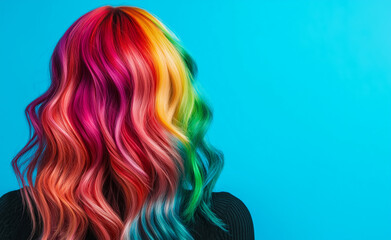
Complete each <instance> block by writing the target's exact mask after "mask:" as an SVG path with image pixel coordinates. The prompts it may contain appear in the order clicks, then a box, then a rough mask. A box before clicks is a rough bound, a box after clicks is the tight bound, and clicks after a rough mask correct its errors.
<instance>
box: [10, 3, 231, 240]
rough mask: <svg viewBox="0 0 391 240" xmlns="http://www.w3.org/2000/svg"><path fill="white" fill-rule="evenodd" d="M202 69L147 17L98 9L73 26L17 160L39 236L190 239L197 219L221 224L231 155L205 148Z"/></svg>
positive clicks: (207, 116)
mask: <svg viewBox="0 0 391 240" xmlns="http://www.w3.org/2000/svg"><path fill="white" fill-rule="evenodd" d="M196 71H197V68H196V65H195V62H194V61H193V60H192V58H191V57H190V55H189V54H188V53H187V52H186V51H185V49H184V48H183V47H182V46H181V44H180V41H179V40H178V38H177V37H175V35H174V34H173V33H172V32H171V31H169V30H168V29H167V27H165V26H164V25H163V24H162V23H161V21H159V20H158V18H157V17H154V16H153V15H152V14H150V13H148V12H147V11H145V10H143V9H140V8H136V7H127V6H121V7H111V6H104V7H99V8H97V9H94V10H92V11H90V12H88V13H86V14H85V15H83V16H82V17H80V18H79V19H78V20H77V21H76V22H74V23H73V24H72V26H71V27H70V28H69V29H68V30H67V31H66V32H65V34H64V35H63V36H62V37H61V39H60V40H59V42H58V44H57V45H56V47H55V49H54V52H53V54H52V57H51V60H50V73H51V81H52V82H51V85H50V87H49V89H48V90H47V91H46V92H45V93H44V94H42V95H41V96H40V97H38V98H37V99H35V100H34V101H33V102H31V103H30V104H29V105H28V106H27V108H26V116H27V119H28V122H29V124H30V140H29V142H28V143H27V144H26V146H25V147H24V148H23V149H22V150H21V151H20V152H19V153H18V154H17V155H16V156H15V158H14V159H13V161H12V163H13V167H14V171H15V172H16V175H17V177H18V179H19V181H20V184H21V186H23V188H22V190H23V191H22V193H23V195H22V196H23V199H24V201H25V202H26V204H27V206H28V207H29V210H30V214H31V215H32V217H33V227H34V228H35V227H37V226H38V225H39V226H42V227H43V228H42V239H65V238H66V239H83V237H84V236H85V234H86V231H87V229H88V228H89V227H90V228H91V229H92V230H93V232H94V233H95V235H96V237H97V238H98V239H192V237H191V235H190V234H189V231H188V229H187V228H186V223H188V222H191V221H192V220H193V219H194V218H193V217H194V214H195V213H196V212H200V213H201V214H203V215H204V216H205V217H206V218H207V219H209V220H210V221H212V222H213V223H215V224H216V225H218V226H220V227H222V222H221V221H220V219H218V218H217V217H216V216H215V215H214V214H213V212H212V211H211V209H210V199H211V192H212V189H213V187H214V185H215V182H216V179H217V177H218V176H219V174H220V172H221V169H222V166H223V154H222V153H221V152H220V151H219V150H217V149H215V148H214V147H213V146H212V145H211V144H209V143H208V142H207V141H206V140H205V134H206V131H207V129H208V127H209V124H210V121H211V120H212V111H211V108H210V107H209V106H208V104H207V102H206V101H205V99H203V98H202V97H201V92H200V91H198V90H197V88H196V87H195V85H194V79H195V75H196ZM31 130H33V131H31ZM33 175H35V176H33ZM25 186H28V187H25ZM34 210H36V211H37V212H38V219H35V218H34V214H33V211H34ZM37 220H39V221H37Z"/></svg>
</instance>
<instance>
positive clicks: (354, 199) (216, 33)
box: [0, 0, 391, 240]
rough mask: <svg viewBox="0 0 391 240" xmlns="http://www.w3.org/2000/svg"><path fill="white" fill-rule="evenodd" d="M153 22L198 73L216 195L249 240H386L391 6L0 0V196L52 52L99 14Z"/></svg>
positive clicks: (371, 2)
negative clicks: (171, 36) (242, 213)
mask: <svg viewBox="0 0 391 240" xmlns="http://www.w3.org/2000/svg"><path fill="white" fill-rule="evenodd" d="M108 4H111V5H132V6H138V7H141V8H144V9H146V10H148V11H150V12H151V13H153V14H155V15H156V16H158V17H159V18H160V19H161V20H162V21H163V22H164V23H165V24H166V25H167V26H168V27H169V28H170V29H171V30H172V31H173V32H174V33H175V34H176V35H177V36H178V37H179V38H180V39H181V40H182V42H183V45H184V46H185V47H186V48H187V49H188V51H189V52H190V54H191V55H192V56H193V57H194V59H195V60H196V62H197V64H198V67H199V74H198V77H197V81H198V82H199V83H200V85H201V86H202V88H203V89H204V91H205V93H206V94H207V96H208V98H209V100H210V102H211V103H212V105H213V110H214V119H213V122H212V125H211V127H210V130H209V133H208V137H209V139H210V141H211V142H212V143H214V144H215V146H216V147H218V148H219V149H221V150H222V151H223V152H224V153H225V162H226V164H225V167H224V170H223V173H222V175H221V178H220V179H219V181H218V183H217V186H216V191H228V192H231V193H232V194H234V195H235V196H237V197H239V198H240V199H242V201H243V202H244V203H245V204H246V205H247V207H248V208H249V210H250V212H251V214H252V217H253V221H254V225H255V234H256V239H259V240H345V239H346V240H350V239H352V240H361V239H365V240H367V239H368V240H389V239H391V24H390V23H391V1H386V0H384V1H377V0H368V1H359V0H351V1H346V0H327V1H326V0H325V1H322V0H312V1H310V0H308V1H306V0H292V1H282V0H279V1H278V0H274V1H261V0H254V1H251V0H248V1H246V0H243V1H229V0H225V1H212V0H209V1H200V0H198V1H180V0H166V1H156V0H154V1H140V0H139V1H87V0H77V1H75V0H67V1H20V0H19V1H2V2H1V6H0V36H1V37H0V72H1V74H0V82H1V88H0V102H1V104H0V108H1V109H0V112H1V117H0V126H1V134H0V164H1V165H0V166H1V167H0V179H1V181H0V195H2V194H4V193H6V192H7V191H10V190H14V189H17V188H18V184H17V181H16V178H15V177H14V175H13V172H12V169H11V165H10V161H11V160H12V157H13V156H14V155H15V154H16V153H17V152H18V151H19V150H20V149H21V148H22V147H23V146H24V144H25V143H26V142H27V140H28V128H27V121H26V118H25V115H24V109H25V107H26V106H27V104H28V103H30V102H31V101H32V100H33V99H35V98H36V97H38V96H39V95H40V94H42V93H43V92H44V91H46V89H47V88H48V86H49V72H48V69H49V68H48V64H49V57H50V54H51V53H52V51H53V48H54V46H55V44H56V43H57V41H58V40H59V38H60V37H61V35H62V34H63V33H64V32H65V30H66V29H67V28H68V27H69V26H70V25H71V23H73V22H74V21H75V20H76V19H77V18H78V17H80V16H81V15H82V14H84V13H85V12H87V11H89V10H92V9H93V8H96V7H99V6H102V5H108Z"/></svg>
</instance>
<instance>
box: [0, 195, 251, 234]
mask: <svg viewBox="0 0 391 240" xmlns="http://www.w3.org/2000/svg"><path fill="white" fill-rule="evenodd" d="M22 208H23V206H22V199H21V194H20V191H19V190H15V191H11V192H8V193H6V194H4V195H3V196H2V197H1V198H0V239H1V240H24V239H27V238H28V236H29V234H30V233H31V230H32V224H31V219H30V217H29V214H28V211H27V208H26V210H25V211H24V212H23V211H22ZM212 211H213V212H214V213H216V215H217V216H218V217H219V218H220V219H222V220H223V221H224V223H226V224H227V228H228V232H224V231H223V230H221V229H220V228H218V227H217V226H214V225H212V224H211V223H209V222H208V221H207V220H206V219H204V218H203V217H200V216H199V215H197V217H196V218H195V219H196V220H195V223H194V224H191V225H189V226H188V229H189V230H190V233H191V234H192V236H193V237H194V239H195V240H198V239H199V240H208V239H213V240H220V239H224V240H225V239H227V240H230V239H232V240H253V239H254V226H253V221H252V218H251V215H250V212H249V210H248V209H247V207H246V206H245V205H244V203H243V202H242V201H241V200H240V199H238V198H237V197H235V196H233V195H232V194H230V193H227V192H214V193H213V194H212ZM34 236H38V233H36V235H34ZM34 239H38V237H35V238H34ZM86 239H87V240H91V239H96V238H95V237H94V234H93V233H92V231H90V229H89V230H88V231H87V235H86Z"/></svg>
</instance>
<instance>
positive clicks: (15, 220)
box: [0, 189, 31, 239]
mask: <svg viewBox="0 0 391 240" xmlns="http://www.w3.org/2000/svg"><path fill="white" fill-rule="evenodd" d="M27 211H28V210H27V209H26V208H24V207H23V202H22V195H21V189H18V190H13V191H9V192H7V193H5V194H3V195H2V196H1V197H0V239H27V237H28V236H29V232H28V231H27V230H26V229H28V227H29V226H31V225H30V224H31V223H30V219H29V217H28V214H27Z"/></svg>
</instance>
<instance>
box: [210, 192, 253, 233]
mask: <svg viewBox="0 0 391 240" xmlns="http://www.w3.org/2000/svg"><path fill="white" fill-rule="evenodd" d="M212 211H213V212H214V213H216V215H217V216H218V217H219V218H220V219H221V220H223V222H224V223H225V224H226V226H227V227H226V228H227V230H228V233H226V234H227V237H229V239H242V240H244V239H245V240H251V239H254V224H253V220H252V217H251V214H250V211H249V209H248V208H247V206H246V205H245V204H244V202H243V201H242V200H240V199H239V198H238V197H236V196H235V195H233V194H231V193H229V192H213V193H212Z"/></svg>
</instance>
